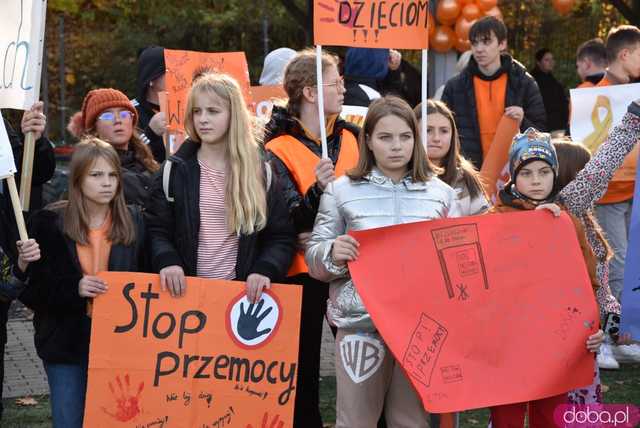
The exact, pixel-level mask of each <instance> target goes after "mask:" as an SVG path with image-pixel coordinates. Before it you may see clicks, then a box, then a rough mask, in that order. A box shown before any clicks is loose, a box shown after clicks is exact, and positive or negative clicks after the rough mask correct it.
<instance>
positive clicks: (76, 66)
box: [42, 0, 640, 141]
mask: <svg viewBox="0 0 640 428" xmlns="http://www.w3.org/2000/svg"><path fill="white" fill-rule="evenodd" d="M447 1H458V2H459V3H463V5H462V6H463V7H464V6H467V5H468V4H475V5H476V6H478V8H479V9H481V11H482V13H486V10H485V9H487V7H488V6H490V5H491V4H492V3H495V4H496V6H497V8H498V9H499V11H500V13H501V14H502V16H503V17H504V20H505V23H506V24H507V26H508V27H509V29H510V33H509V38H508V44H509V48H510V50H511V52H512V53H513V54H514V56H515V57H516V58H517V59H519V60H520V61H522V62H523V63H525V64H526V65H532V63H533V53H534V52H535V50H537V49H538V48H540V47H543V46H544V47H547V48H550V49H551V50H552V51H553V53H554V56H555V58H556V61H557V63H558V66H557V71H556V73H555V74H556V76H558V77H559V78H560V79H561V80H563V81H564V83H565V84H567V85H572V84H573V83H575V82H576V81H577V76H575V58H574V56H575V49H576V48H577V46H578V45H579V44H580V43H581V42H583V41H584V40H587V39H589V38H592V37H596V36H600V37H604V36H606V33H607V31H608V30H609V28H611V27H612V26H614V25H619V24H621V23H625V22H632V23H636V24H638V23H640V0H632V1H631V0H604V1H603V0H499V1H496V0H439V2H447ZM558 2H559V3H563V4H564V3H565V2H570V3H571V9H570V10H569V11H563V13H564V15H561V14H560V13H559V12H558V10H556V9H554V4H555V3H558ZM437 3H438V2H434V6H436V9H437ZM469 9H471V10H469ZM488 9H492V8H491V7H489V8H488ZM494 11H495V10H494ZM471 12H474V8H473V7H471V8H468V9H467V13H466V14H465V15H462V10H460V11H459V13H458V16H457V17H456V20H457V18H458V17H459V16H463V17H465V19H467V18H470V17H473V13H471ZM312 13H313V2H312V1H311V0H254V1H247V0H182V1H180V2H175V1H168V0H49V1H48V10H47V28H46V40H45V54H46V65H47V67H46V69H45V70H44V73H43V85H42V88H43V94H42V98H43V99H44V100H45V101H47V102H48V103H47V104H48V115H49V124H50V125H49V133H50V135H51V137H52V139H54V140H56V141H60V140H62V130H63V129H64V126H65V125H66V123H64V122H65V120H67V119H68V117H69V116H70V114H72V113H73V112H74V111H77V110H78V109H79V108H80V104H81V102H82V98H83V97H84V95H85V94H86V92H87V91H88V90H90V89H93V88H96V87H115V88H119V89H121V90H123V91H124V92H125V93H127V94H129V95H130V96H132V97H133V94H134V92H135V77H136V58H137V52H138V50H139V49H140V48H142V47H144V46H148V45H151V44H155V45H161V46H165V47H167V48H173V49H188V50H197V51H209V52H216V51H244V52H245V53H246V56H247V60H248V62H249V70H250V75H251V79H252V81H253V82H255V81H256V80H257V78H258V76H259V75H260V70H261V67H262V62H263V59H264V55H265V50H267V49H268V50H272V49H275V48H278V47H282V46H288V47H291V48H293V49H300V48H303V47H305V46H308V45H310V44H311V43H312V40H313V34H312V31H313V25H312V22H313V21H312ZM467 20H469V19H467ZM436 21H437V16H436ZM452 25H453V27H452V31H453V32H454V34H455V22H453V23H452ZM461 26H462V25H461ZM463 30H464V28H460V29H459V31H463ZM463 34H464V33H463ZM456 42H458V40H456ZM453 47H455V44H454V46H453ZM335 50H336V51H337V52H338V53H342V52H343V50H342V49H335ZM403 54H404V58H405V59H407V60H409V61H411V62H415V64H419V56H418V55H416V53H415V52H411V51H407V52H403Z"/></svg>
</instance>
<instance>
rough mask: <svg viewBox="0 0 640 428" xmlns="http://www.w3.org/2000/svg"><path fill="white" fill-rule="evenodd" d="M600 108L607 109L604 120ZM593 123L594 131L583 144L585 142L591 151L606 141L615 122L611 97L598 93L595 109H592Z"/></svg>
mask: <svg viewBox="0 0 640 428" xmlns="http://www.w3.org/2000/svg"><path fill="white" fill-rule="evenodd" d="M600 108H604V109H605V110H606V111H607V114H606V115H605V117H604V120H600ZM591 124H592V125H593V129H594V131H593V132H592V133H591V134H589V135H588V136H587V137H586V138H585V139H584V141H583V142H582V144H584V146H585V147H586V148H587V149H589V151H590V152H591V153H594V152H595V151H596V150H597V149H598V147H600V145H601V144H602V143H604V140H605V139H606V138H607V136H608V135H609V130H610V129H611V125H612V124H613V110H612V109H611V100H609V97H607V96H605V95H598V98H596V103H595V105H594V106H593V110H592V111H591Z"/></svg>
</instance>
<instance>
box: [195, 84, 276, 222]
mask: <svg viewBox="0 0 640 428" xmlns="http://www.w3.org/2000/svg"><path fill="white" fill-rule="evenodd" d="M201 94H215V95H217V96H218V97H220V99H221V100H223V101H224V102H225V103H226V104H227V106H228V108H229V129H228V131H227V146H226V153H227V161H228V163H227V170H226V188H225V204H226V210H227V224H228V225H229V228H230V229H231V230H232V231H234V232H235V233H238V234H240V233H242V234H251V233H254V232H257V231H259V230H262V229H264V227H265V226H266V224H267V194H266V189H265V180H264V175H263V168H262V158H261V155H260V138H259V132H258V131H259V130H258V128H257V126H255V123H254V121H253V119H252V117H251V115H250V113H249V110H248V109H247V106H246V103H245V100H244V98H243V96H242V91H241V90H240V86H239V85H238V82H236V81H235V79H233V78H232V77H230V76H228V75H226V74H220V73H212V72H205V73H202V74H200V75H199V76H198V77H197V78H196V79H195V80H194V81H193V85H192V86H191V90H190V91H189V97H188V99H187V108H186V115H185V126H184V127H185V130H186V132H187V135H188V136H189V138H190V139H191V140H193V141H194V142H196V143H200V137H199V136H198V133H197V132H196V129H195V126H194V123H193V108H194V104H195V101H196V97H198V96H199V95H201Z"/></svg>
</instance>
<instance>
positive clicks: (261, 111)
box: [251, 85, 288, 119]
mask: <svg viewBox="0 0 640 428" xmlns="http://www.w3.org/2000/svg"><path fill="white" fill-rule="evenodd" d="M287 98H288V97H287V93H286V92H285V91H284V88H283V87H282V85H273V86H252V87H251V99H252V102H251V110H252V111H253V112H254V114H255V115H256V117H258V118H261V119H269V118H270V117H271V109H272V108H273V102H274V100H285V101H286V99H287Z"/></svg>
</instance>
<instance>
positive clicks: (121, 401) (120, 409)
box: [102, 374, 144, 422]
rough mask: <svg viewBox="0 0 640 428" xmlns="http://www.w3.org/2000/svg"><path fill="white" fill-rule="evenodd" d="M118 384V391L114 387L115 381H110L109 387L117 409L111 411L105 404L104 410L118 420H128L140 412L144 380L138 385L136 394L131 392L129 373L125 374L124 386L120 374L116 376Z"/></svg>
mask: <svg viewBox="0 0 640 428" xmlns="http://www.w3.org/2000/svg"><path fill="white" fill-rule="evenodd" d="M116 384H117V385H118V391H116V389H115V388H114V387H113V383H111V382H109V389H110V390H111V395H112V397H113V399H114V400H115V404H116V410H115V411H110V410H107V409H106V408H105V407H104V406H103V407H102V411H103V412H104V413H106V414H107V415H109V416H111V417H112V418H113V419H115V420H117V421H120V422H127V421H130V420H131V419H133V418H135V417H136V416H138V415H139V414H140V394H141V393H142V390H143V389H144V382H140V384H139V385H138V390H137V392H136V395H135V396H134V395H132V394H131V381H130V380H129V375H128V374H125V375H124V386H123V385H122V381H121V380H120V376H116Z"/></svg>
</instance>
